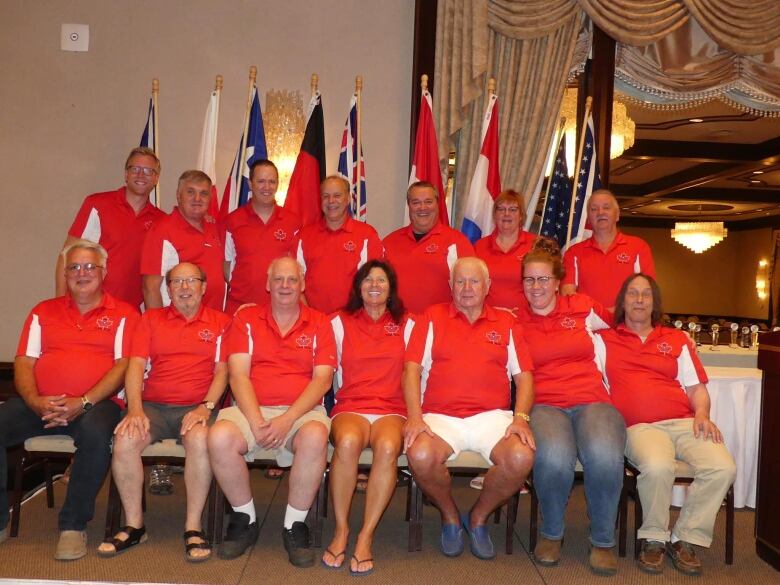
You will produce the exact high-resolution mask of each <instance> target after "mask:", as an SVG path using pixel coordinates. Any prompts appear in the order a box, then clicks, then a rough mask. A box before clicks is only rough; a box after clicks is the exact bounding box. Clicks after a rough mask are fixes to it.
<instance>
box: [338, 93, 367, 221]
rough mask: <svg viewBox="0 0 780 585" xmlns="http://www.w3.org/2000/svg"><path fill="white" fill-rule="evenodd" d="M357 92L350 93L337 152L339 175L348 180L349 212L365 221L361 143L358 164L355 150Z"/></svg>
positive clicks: (364, 170)
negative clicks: (339, 147) (345, 120)
mask: <svg viewBox="0 0 780 585" xmlns="http://www.w3.org/2000/svg"><path fill="white" fill-rule="evenodd" d="M357 148H358V147H357V94H356V93H355V94H352V99H351V100H350V102H349V114H348V115H347V122H346V124H345V126H344V134H342V136H341V152H340V154H339V175H341V176H342V177H344V178H345V179H346V180H347V181H349V192H350V205H349V212H350V214H351V215H352V217H354V218H355V219H359V220H360V221H366V168H365V161H364V160H363V145H362V144H361V145H360V165H359V168H358V152H357Z"/></svg>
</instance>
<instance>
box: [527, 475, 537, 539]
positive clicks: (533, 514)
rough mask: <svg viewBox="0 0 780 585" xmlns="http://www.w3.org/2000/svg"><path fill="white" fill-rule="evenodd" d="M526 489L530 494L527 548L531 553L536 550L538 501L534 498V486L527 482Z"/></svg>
mask: <svg viewBox="0 0 780 585" xmlns="http://www.w3.org/2000/svg"><path fill="white" fill-rule="evenodd" d="M528 487H529V491H530V492H531V511H530V513H529V516H530V519H529V522H528V548H529V550H530V551H531V552H532V553H533V551H534V549H535V548H536V536H537V531H538V529H539V527H538V522H539V500H538V499H537V497H536V490H535V489H534V485H533V484H532V483H530V482H529V483H528Z"/></svg>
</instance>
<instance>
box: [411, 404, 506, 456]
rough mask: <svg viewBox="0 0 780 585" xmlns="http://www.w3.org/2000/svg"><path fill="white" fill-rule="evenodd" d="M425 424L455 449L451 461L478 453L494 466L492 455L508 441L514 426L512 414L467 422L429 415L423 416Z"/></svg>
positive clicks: (497, 412) (499, 413)
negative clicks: (463, 455)
mask: <svg viewBox="0 0 780 585" xmlns="http://www.w3.org/2000/svg"><path fill="white" fill-rule="evenodd" d="M423 421H425V424H427V425H428V426H429V427H430V428H431V430H432V431H433V432H434V433H436V435H438V436H439V437H440V438H441V439H442V440H443V441H444V442H445V443H447V444H448V445H449V446H450V447H452V455H451V456H450V460H451V459H455V457H457V456H458V455H459V454H460V452H461V451H474V452H476V453H479V454H480V455H482V457H484V458H485V461H487V462H488V463H490V464H491V465H493V462H492V461H491V460H490V453H491V452H492V451H493V447H495V446H496V444H497V443H498V442H499V441H500V440H501V439H503V438H504V433H506V428H507V427H508V426H509V425H510V424H511V423H512V412H511V411H509V410H488V411H485V412H480V413H479V414H475V415H473V416H469V417H466V418H459V417H457V416H447V415H446V414H437V413H428V414H424V415H423Z"/></svg>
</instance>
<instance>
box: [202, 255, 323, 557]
mask: <svg viewBox="0 0 780 585" xmlns="http://www.w3.org/2000/svg"><path fill="white" fill-rule="evenodd" d="M267 286H268V290H269V292H270V293H271V302H270V303H269V304H268V305H264V306H262V307H261V306H253V307H247V308H244V309H242V310H240V311H239V312H238V313H237V314H236V316H235V318H234V320H233V324H232V325H231V327H230V330H229V332H228V335H227V340H226V345H227V354H228V370H229V372H230V387H231V390H232V391H233V395H234V396H235V399H236V403H237V404H238V406H233V407H230V408H226V409H223V410H222V411H220V413H219V416H218V417H217V422H216V424H215V425H214V426H213V427H212V428H211V430H210V431H209V437H208V445H209V458H210V459H211V468H212V470H213V471H214V476H215V477H216V478H217V481H218V482H219V485H220V487H221V488H222V491H223V492H224V493H225V496H226V497H227V499H228V501H229V502H230V505H231V506H232V508H233V512H232V513H231V514H230V524H229V525H228V529H227V536H226V538H225V541H224V542H223V543H222V545H221V546H220V547H219V549H218V551H217V553H218V554H219V556H220V557H221V558H223V559H232V558H236V557H238V556H240V555H242V554H243V553H244V551H245V550H246V549H247V548H249V547H250V546H252V544H254V542H255V541H256V540H257V536H258V523H257V517H256V512H255V505H254V500H253V499H252V491H251V488H250V486H249V471H248V469H247V466H246V463H245V462H244V458H245V459H246V460H247V461H252V460H253V458H254V454H255V453H257V452H259V451H262V450H263V449H270V450H274V451H275V452H276V460H277V462H278V464H279V465H280V466H282V467H289V466H290V465H291V464H292V469H291V470H290V488H289V492H288V494H287V510H286V512H285V515H284V529H283V532H282V535H283V540H284V547H285V549H286V550H287V553H288V557H289V560H290V562H291V563H292V564H293V565H295V566H297V567H310V566H312V565H313V564H314V555H313V552H312V551H311V549H310V548H309V530H308V528H307V526H306V524H305V520H306V515H307V514H308V511H309V508H311V505H312V502H314V498H315V497H316V495H317V490H318V489H319V485H320V482H321V481H322V474H323V472H324V471H325V464H326V456H327V451H328V432H329V430H330V419H329V418H328V417H327V415H326V414H325V409H324V408H323V406H322V397H323V396H324V394H325V392H327V390H328V389H329V388H330V385H331V382H332V380H333V370H334V368H335V366H336V343H335V340H334V338H333V329H331V326H330V321H328V318H327V316H325V315H324V314H322V313H320V312H319V311H316V310H314V309H311V308H309V307H307V306H305V305H304V304H302V303H301V300H300V299H301V293H302V292H303V289H304V282H303V272H302V271H301V267H300V265H299V264H298V262H296V260H295V259H294V258H290V257H284V258H277V259H276V260H274V261H272V262H271V265H270V266H269V267H268V284H267Z"/></svg>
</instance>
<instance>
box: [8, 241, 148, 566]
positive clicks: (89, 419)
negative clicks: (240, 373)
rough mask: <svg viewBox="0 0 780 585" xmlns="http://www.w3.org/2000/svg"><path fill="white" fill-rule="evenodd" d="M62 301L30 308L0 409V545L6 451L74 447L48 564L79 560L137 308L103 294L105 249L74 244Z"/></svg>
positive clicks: (107, 452) (67, 254)
mask: <svg viewBox="0 0 780 585" xmlns="http://www.w3.org/2000/svg"><path fill="white" fill-rule="evenodd" d="M62 253H63V257H64V262H63V266H64V268H63V270H64V272H65V283H66V285H67V291H68V292H67V294H66V295H65V296H62V297H57V298H54V299H49V300H47V301H43V302H42V303H39V304H38V305H36V306H35V307H34V308H33V310H32V311H31V312H30V314H29V315H28V316H27V320H26V321H25V323H24V328H23V329H22V335H21V339H20V340H19V346H18V348H17V350H16V360H15V361H14V383H15V384H16V390H17V392H18V393H19V396H17V397H13V398H10V399H9V400H8V401H7V402H5V403H4V404H2V405H0V542H2V541H3V540H5V538H4V537H5V536H6V535H7V532H6V531H7V525H8V495H7V493H6V485H7V482H6V479H7V478H6V474H7V465H6V451H5V449H6V447H10V446H13V445H18V444H20V443H23V442H24V441H25V440H27V439H29V438H30V437H35V436H38V435H70V436H71V437H73V440H74V442H75V444H76V453H75V455H74V457H73V468H72V472H71V478H70V482H68V488H67V494H66V496H65V502H64V503H63V505H62V509H61V510H60V517H59V529H60V538H59V542H58V543H57V550H56V552H55V554H54V558H55V559H58V560H75V559H79V558H81V557H83V556H84V555H86V554H87V533H86V526H87V522H89V521H90V520H91V519H92V516H93V514H94V511H95V497H96V496H97V493H98V491H99V490H100V486H101V485H102V483H103V478H104V477H105V475H106V471H107V470H108V465H109V462H110V461H111V435H112V433H113V430H114V427H115V426H116V423H117V422H118V421H119V406H118V404H117V403H116V402H115V401H113V400H110V398H111V396H112V395H113V394H114V393H115V392H116V391H117V389H118V388H119V387H120V386H121V385H122V380H123V378H124V374H125V370H126V368H127V355H128V350H129V338H130V336H132V333H133V330H134V328H135V325H136V323H137V321H138V309H137V308H136V307H132V306H130V305H129V304H127V303H124V302H122V301H119V300H117V299H115V298H113V297H112V296H111V295H110V294H108V293H106V292H104V291H103V278H104V275H105V272H106V269H105V266H106V258H107V254H106V251H105V249H104V248H103V247H102V246H101V245H100V244H96V243H94V242H90V241H88V240H76V241H75V242H73V243H72V244H70V245H69V246H67V247H66V248H65V250H63V252H62Z"/></svg>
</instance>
